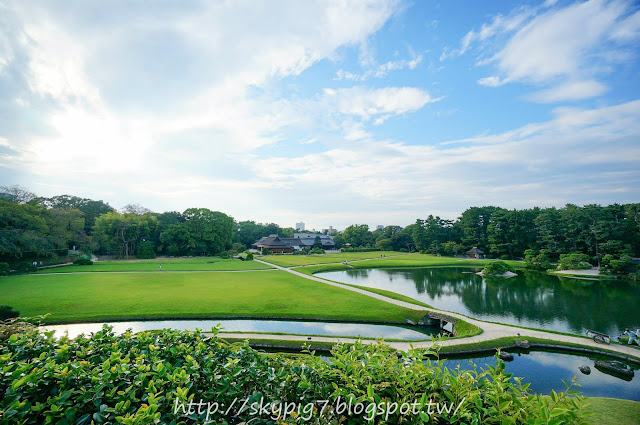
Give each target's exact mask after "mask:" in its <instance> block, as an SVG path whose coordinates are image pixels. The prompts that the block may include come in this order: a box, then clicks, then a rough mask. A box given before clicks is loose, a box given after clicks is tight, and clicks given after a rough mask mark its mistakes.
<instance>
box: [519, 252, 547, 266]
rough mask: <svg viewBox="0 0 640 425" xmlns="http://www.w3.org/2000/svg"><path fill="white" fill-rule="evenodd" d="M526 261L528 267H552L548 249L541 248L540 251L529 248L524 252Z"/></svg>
mask: <svg viewBox="0 0 640 425" xmlns="http://www.w3.org/2000/svg"><path fill="white" fill-rule="evenodd" d="M524 262H525V264H526V265H527V268H528V269H534V270H549V269H550V268H551V259H550V258H549V255H548V254H547V250H546V249H541V250H540V252H538V251H536V250H534V249H527V250H526V251H525V252H524Z"/></svg>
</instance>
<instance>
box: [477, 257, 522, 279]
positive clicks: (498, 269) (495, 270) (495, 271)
mask: <svg viewBox="0 0 640 425" xmlns="http://www.w3.org/2000/svg"><path fill="white" fill-rule="evenodd" d="M514 271H515V270H514V269H513V267H511V266H510V265H509V264H507V263H505V262H504V261H502V260H496V261H492V262H490V263H489V264H487V265H486V267H485V268H484V269H483V270H482V274H483V275H485V276H501V275H503V274H505V273H506V272H512V273H513V272H514Z"/></svg>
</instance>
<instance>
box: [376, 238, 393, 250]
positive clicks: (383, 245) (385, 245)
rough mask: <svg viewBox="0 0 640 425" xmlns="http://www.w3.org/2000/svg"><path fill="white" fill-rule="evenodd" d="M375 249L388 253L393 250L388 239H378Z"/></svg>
mask: <svg viewBox="0 0 640 425" xmlns="http://www.w3.org/2000/svg"><path fill="white" fill-rule="evenodd" d="M376 248H378V249H380V250H382V251H389V250H391V249H393V243H392V242H391V239H390V238H385V239H379V240H378V242H376Z"/></svg>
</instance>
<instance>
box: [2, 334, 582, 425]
mask: <svg viewBox="0 0 640 425" xmlns="http://www.w3.org/2000/svg"><path fill="white" fill-rule="evenodd" d="M10 333H11V332H5V333H4V334H3V333H0V344H1V345H0V373H1V375H0V397H2V398H1V402H0V423H3V424H4V423H6V424H8V423H11V424H14V423H60V424H88V423H124V424H146V423H169V424H179V423H184V424H193V423H204V421H205V419H206V413H205V412H201V414H200V415H198V413H197V412H195V413H192V414H191V415H186V414H185V413H184V411H183V410H180V409H178V411H177V412H175V408H176V406H183V405H184V406H186V405H187V403H188V401H189V400H191V401H192V402H194V403H197V402H198V401H199V400H204V401H206V402H217V403H219V404H220V405H221V406H227V407H228V406H231V405H232V404H233V403H237V404H235V407H234V408H231V409H229V411H228V412H225V411H220V412H217V413H216V414H215V415H211V417H210V418H209V420H210V421H211V423H216V424H218V423H221V424H227V423H229V424H238V423H245V422H248V423H251V424H268V423H269V424H275V423H303V422H305V423H314V424H338V423H345V424H360V423H393V424H419V423H460V424H462V423H466V424H493V423H495V424H521V423H531V424H534V423H535V424H537V423H549V424H560V423H562V424H572V423H575V424H578V423H583V420H582V416H583V412H582V409H581V403H582V399H581V398H580V397H571V398H570V397H567V393H568V392H565V393H561V394H555V393H553V394H552V397H551V398H548V397H544V398H543V397H539V396H534V395H531V394H530V393H529V390H528V385H521V384H520V382H519V381H518V380H517V379H512V378H511V376H510V375H509V374H505V373H504V365H503V364H502V363H501V362H499V363H498V366H497V367H496V368H489V369H488V370H486V371H481V370H472V371H460V370H449V369H447V368H444V367H443V366H442V364H441V363H440V362H432V361H430V360H428V359H427V358H426V357H424V356H425V354H427V352H425V351H412V352H409V353H406V354H402V353H396V352H395V351H393V350H392V349H391V348H389V347H387V346H385V345H382V344H377V345H373V346H369V345H363V344H359V343H358V344H355V345H353V346H342V345H338V346H336V347H335V348H334V350H333V353H332V356H333V358H332V362H331V363H329V362H325V361H323V360H322V359H320V358H318V357H313V356H291V355H281V354H278V355H273V354H271V355H269V354H264V353H260V352H257V351H255V350H253V349H251V348H250V347H249V346H248V345H246V344H245V345H228V344H227V343H225V342H224V341H222V340H220V339H219V338H217V337H216V336H215V335H214V336H213V337H211V338H207V337H205V336H204V335H203V334H201V333H199V332H190V331H172V330H164V331H160V332H148V333H141V334H135V335H134V334H132V333H126V334H123V335H120V336H116V335H114V334H113V332H112V331H111V329H110V328H108V327H105V328H104V329H103V330H102V331H100V332H98V333H96V334H94V335H93V336H91V337H90V338H87V337H78V338H77V339H75V340H68V339H66V338H63V339H60V340H55V339H54V338H53V336H52V334H51V333H46V334H42V333H39V332H38V331H37V330H33V329H31V330H29V329H21V331H20V332H18V333H14V334H12V335H11V336H9V335H8V334H10ZM2 338H4V341H2V340H1V339H2ZM339 397H340V399H341V400H348V399H351V401H352V402H353V403H354V404H355V403H358V402H360V403H371V402H374V403H377V404H380V403H384V402H385V401H387V402H397V403H399V404H401V403H403V402H407V403H415V402H416V401H417V402H418V403H420V404H419V407H418V410H419V411H420V412H419V413H417V414H412V413H409V414H404V415H403V414H400V413H398V412H395V413H393V414H391V415H389V416H388V418H387V419H386V420H385V417H384V416H376V417H375V419H374V420H373V421H371V422H367V420H366V419H365V414H355V413H353V412H352V413H351V414H349V412H342V413H340V414H339V413H337V412H336V411H332V410H331V407H333V408H334V409H337V408H338V407H339V406H338V405H339V402H338V400H340V399H339ZM246 398H249V401H250V402H257V401H259V400H260V399H261V398H263V399H264V400H265V402H270V401H291V402H296V403H300V404H307V403H315V404H314V405H315V406H317V408H316V409H314V410H313V415H312V417H311V418H303V415H301V414H292V415H289V416H288V417H286V418H284V420H282V421H279V422H278V421H274V420H272V419H270V418H269V417H268V415H262V416H257V415H255V412H252V411H250V410H249V409H247V410H245V411H244V412H240V413H239V415H238V416H234V415H235V414H237V413H238V410H240V403H241V402H242V400H244V399H246ZM234 399H238V400H239V401H236V402H234ZM318 400H329V401H330V402H329V408H327V409H321V407H322V406H320V405H318V404H317V401H318ZM429 400H431V401H432V403H433V404H434V405H435V404H436V403H443V402H446V403H448V404H450V405H453V404H455V405H456V406H457V405H459V404H460V403H461V402H462V404H460V405H461V408H460V410H459V411H458V412H457V414H456V415H451V414H446V412H443V414H440V415H438V414H437V413H433V414H431V415H430V414H429V409H428V406H427V405H426V403H427V402H428V401H429ZM423 404H425V405H423ZM222 410H224V409H222ZM321 410H322V411H321ZM187 413H188V412H187ZM249 421H250V422H249Z"/></svg>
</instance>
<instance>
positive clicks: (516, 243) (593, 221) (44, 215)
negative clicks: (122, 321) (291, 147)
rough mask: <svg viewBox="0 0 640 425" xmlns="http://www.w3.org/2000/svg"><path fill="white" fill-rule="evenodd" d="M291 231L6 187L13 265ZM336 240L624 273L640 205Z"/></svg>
mask: <svg viewBox="0 0 640 425" xmlns="http://www.w3.org/2000/svg"><path fill="white" fill-rule="evenodd" d="M293 233H294V230H293V229H291V228H281V227H280V226H278V225H277V224H273V223H269V224H260V223H256V222H254V221H241V222H237V223H236V222H234V220H233V218H232V217H229V216H227V215H226V214H223V213H221V212H217V211H211V210H209V209H206V208H189V209H187V210H185V211H184V212H182V213H181V212H177V211H169V212H164V213H154V212H152V211H150V210H148V209H147V208H144V207H142V206H140V205H137V204H130V205H127V206H126V207H124V208H123V210H122V211H121V212H118V211H116V210H115V209H114V208H112V207H111V206H110V205H108V204H106V203H104V202H103V201H94V200H91V199H86V198H80V197H77V196H70V195H60V196H53V197H50V198H43V197H37V196H36V195H34V194H33V193H31V192H29V191H28V190H27V189H25V188H22V187H19V186H12V187H0V261H7V262H9V263H15V262H17V261H22V260H25V259H31V258H34V259H35V258H47V257H52V256H54V254H55V253H56V250H59V251H61V252H62V251H64V250H66V249H69V248H72V247H73V246H76V247H77V248H78V249H81V250H84V251H95V252H96V253H99V254H103V255H104V254H108V255H113V256H117V257H128V256H136V255H140V253H139V251H138V248H139V246H140V244H141V243H143V244H144V246H145V248H144V251H145V253H144V254H142V255H143V256H145V257H148V256H150V255H153V254H151V253H150V252H149V251H150V249H151V248H152V249H153V252H154V254H156V255H175V256H177V255H218V254H219V253H220V252H222V251H228V250H230V249H232V248H233V250H236V251H241V250H244V249H246V248H248V247H250V246H251V245H252V244H253V243H254V242H255V241H257V240H258V239H260V238H261V237H263V236H268V235H271V234H278V235H279V236H281V237H293ZM334 240H335V244H336V247H337V248H340V247H342V246H343V245H345V244H350V246H351V247H352V248H367V249H383V250H395V251H421V252H426V253H431V254H437V255H460V254H462V253H464V252H465V251H466V250H468V249H470V248H472V247H474V246H477V247H479V248H480V249H482V250H483V251H484V252H485V253H486V254H487V255H488V256H489V257H493V258H505V259H506V258H509V259H518V258H525V260H526V261H527V262H528V263H530V265H531V267H533V268H545V267H546V266H547V265H548V264H551V263H554V262H557V261H559V259H560V256H561V255H563V254H564V255H566V254H572V253H579V254H584V255H586V256H587V257H586V258H587V260H586V261H588V262H589V263H591V264H593V265H599V264H600V263H602V265H603V266H604V267H605V268H606V269H607V270H610V271H611V272H612V273H622V272H623V270H629V269H631V268H633V267H632V262H631V261H632V260H631V257H638V256H640V203H637V204H626V205H620V204H613V205H608V206H600V205H585V206H577V205H573V204H567V205H566V206H565V207H563V208H537V207H536V208H531V209H522V210H515V209H514V210H508V209H504V208H500V207H495V206H485V207H472V208H469V209H467V210H466V211H464V212H463V213H462V214H461V215H460V217H459V218H458V219H457V220H448V219H443V218H441V217H438V216H433V215H429V216H427V218H425V219H420V218H419V219H417V220H416V222H415V223H413V224H410V225H408V226H406V227H404V228H402V227H400V226H397V225H389V226H386V227H384V228H382V229H376V230H375V231H370V230H369V226H368V225H366V224H354V225H351V226H349V227H347V228H346V229H345V230H344V232H343V233H342V234H338V235H335V236H334ZM529 250H530V251H529ZM605 258H606V260H605ZM605 262H606V264H605ZM630 264H631V265H630Z"/></svg>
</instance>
